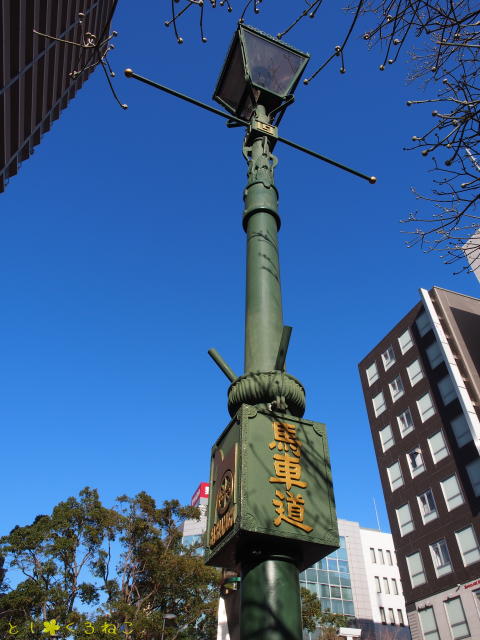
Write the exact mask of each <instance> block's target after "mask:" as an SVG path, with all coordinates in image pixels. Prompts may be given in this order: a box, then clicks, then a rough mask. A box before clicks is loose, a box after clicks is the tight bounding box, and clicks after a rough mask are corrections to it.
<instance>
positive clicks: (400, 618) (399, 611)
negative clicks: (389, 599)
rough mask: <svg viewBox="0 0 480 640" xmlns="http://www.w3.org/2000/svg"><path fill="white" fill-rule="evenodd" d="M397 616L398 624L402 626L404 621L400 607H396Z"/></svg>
mask: <svg viewBox="0 0 480 640" xmlns="http://www.w3.org/2000/svg"><path fill="white" fill-rule="evenodd" d="M397 616H398V624H399V625H401V626H402V627H403V625H404V624H405V623H404V621H403V613H402V610H401V609H397Z"/></svg>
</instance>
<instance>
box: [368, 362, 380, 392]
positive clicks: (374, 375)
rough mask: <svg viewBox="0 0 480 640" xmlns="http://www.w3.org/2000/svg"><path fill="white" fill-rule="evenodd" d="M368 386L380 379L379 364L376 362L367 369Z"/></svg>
mask: <svg viewBox="0 0 480 640" xmlns="http://www.w3.org/2000/svg"><path fill="white" fill-rule="evenodd" d="M366 374H367V380H368V386H369V387H371V386H372V384H373V383H374V382H376V381H377V380H378V369H377V364H376V362H374V363H373V364H371V365H370V366H369V367H367V369H366Z"/></svg>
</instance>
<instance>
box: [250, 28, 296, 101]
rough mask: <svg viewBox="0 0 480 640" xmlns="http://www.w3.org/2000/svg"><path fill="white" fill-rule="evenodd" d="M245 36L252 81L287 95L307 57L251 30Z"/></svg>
mask: <svg viewBox="0 0 480 640" xmlns="http://www.w3.org/2000/svg"><path fill="white" fill-rule="evenodd" d="M244 36H245V45H246V54H247V64H248V68H249V71H250V74H251V80H252V83H253V84H255V85H257V86H259V87H262V88H263V89H266V90H267V91H270V92H272V93H275V94H277V95H279V96H282V97H285V96H287V95H288V94H289V93H290V90H291V87H292V84H293V82H294V80H295V79H296V77H297V73H298V71H299V69H300V67H301V66H302V64H303V62H304V60H305V58H304V57H303V56H300V55H298V54H297V53H294V52H293V51H288V50H287V49H284V48H283V47H282V45H280V44H275V43H274V42H269V41H268V40H266V39H265V38H262V37H260V36H257V35H255V34H253V33H251V32H250V31H247V30H245V31H244Z"/></svg>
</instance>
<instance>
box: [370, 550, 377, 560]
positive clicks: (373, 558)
mask: <svg viewBox="0 0 480 640" xmlns="http://www.w3.org/2000/svg"><path fill="white" fill-rule="evenodd" d="M370 560H371V561H372V562H373V564H375V563H376V562H377V559H376V558H375V549H373V548H372V547H370Z"/></svg>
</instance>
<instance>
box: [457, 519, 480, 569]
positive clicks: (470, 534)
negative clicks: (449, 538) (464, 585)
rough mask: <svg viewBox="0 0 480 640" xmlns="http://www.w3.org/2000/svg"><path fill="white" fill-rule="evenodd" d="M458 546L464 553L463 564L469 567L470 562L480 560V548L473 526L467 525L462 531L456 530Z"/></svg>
mask: <svg viewBox="0 0 480 640" xmlns="http://www.w3.org/2000/svg"><path fill="white" fill-rule="evenodd" d="M455 537H456V538H457V544H458V548H459V549H460V553H461V554H462V560H463V564H464V565H465V566H466V567H467V566H468V565H469V564H473V563H474V562H478V561H479V560H480V549H479V548H478V542H477V537H476V535H475V532H474V530H473V527H472V526H470V527H467V528H466V529H462V530H461V531H456V532H455Z"/></svg>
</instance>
